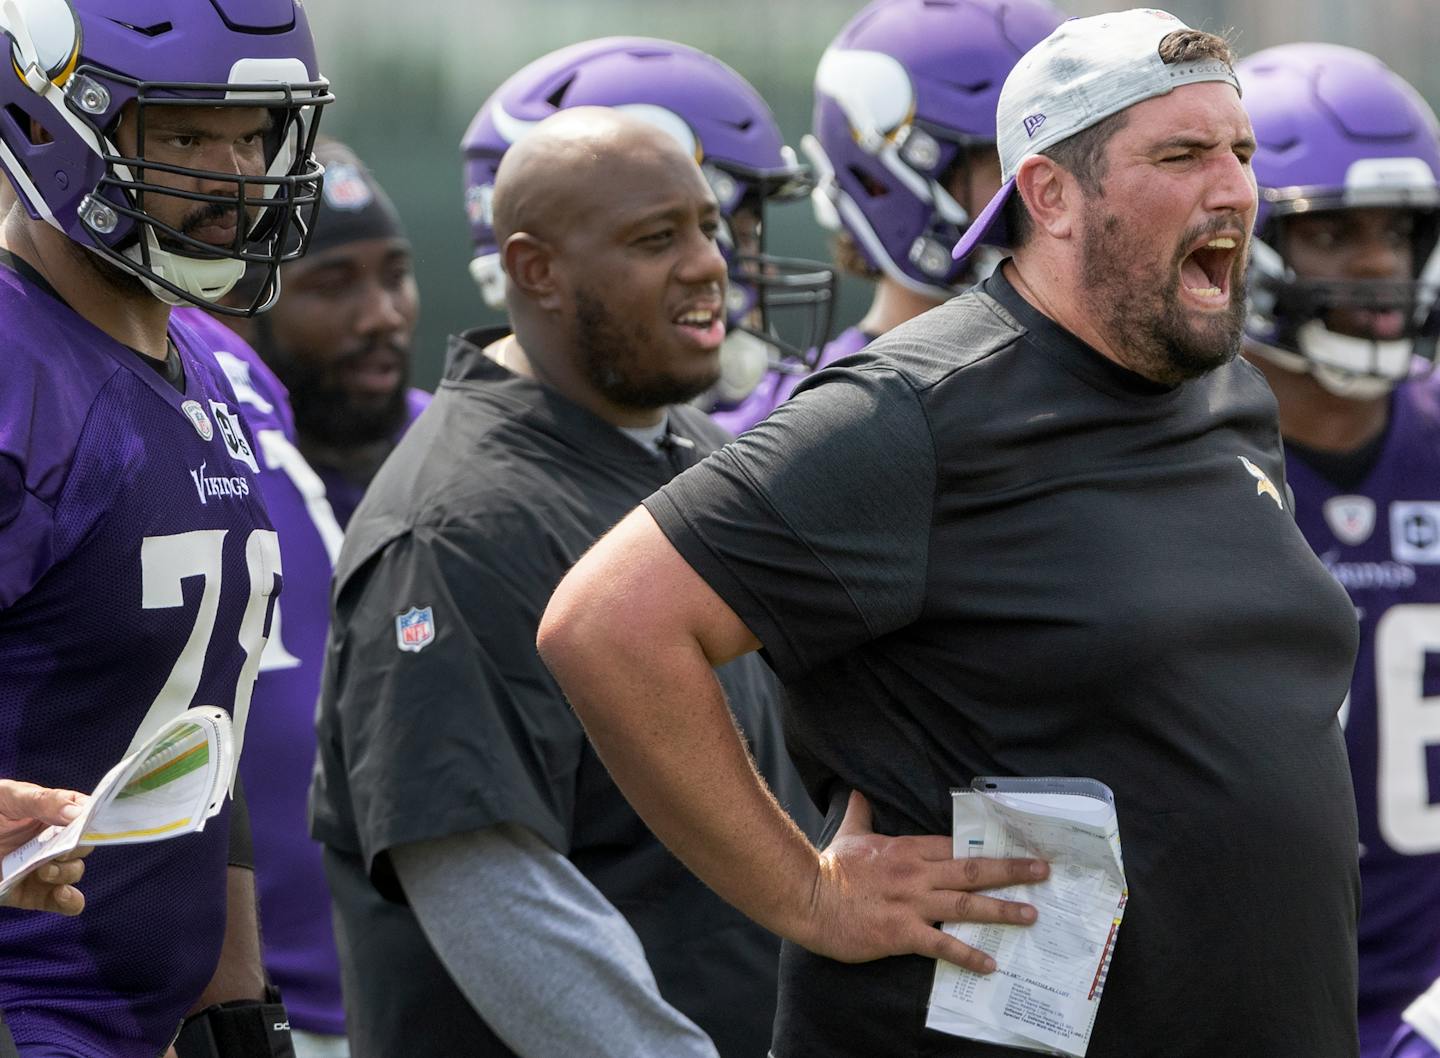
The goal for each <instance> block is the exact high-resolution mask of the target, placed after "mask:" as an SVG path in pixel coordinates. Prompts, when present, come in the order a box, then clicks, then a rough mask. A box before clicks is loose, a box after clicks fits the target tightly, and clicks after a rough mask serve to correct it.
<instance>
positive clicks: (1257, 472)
mask: <svg viewBox="0 0 1440 1058" xmlns="http://www.w3.org/2000/svg"><path fill="white" fill-rule="evenodd" d="M1235 458H1237V459H1239V460H1240V462H1242V463H1244V464H1245V469H1246V470H1248V471H1249V472H1250V476H1251V477H1252V478H1254V479H1255V495H1257V496H1269V497H1270V498H1271V499H1272V500H1274V501H1275V506H1277V507H1279V508H1280V509H1281V510H1282V511H1283V510H1284V509H1285V503H1284V501H1283V500H1281V499H1280V491H1279V490H1278V489H1277V488H1275V483H1274V482H1273V481H1271V480H1270V475H1269V474H1267V473H1265V471H1263V470H1261V469H1260V468H1259V467H1257V466H1256V465H1255V464H1254V463H1252V462H1250V460H1248V459H1246V458H1245V457H1244V456H1236V457H1235Z"/></svg>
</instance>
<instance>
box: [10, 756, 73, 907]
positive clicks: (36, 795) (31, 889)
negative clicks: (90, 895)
mask: <svg viewBox="0 0 1440 1058" xmlns="http://www.w3.org/2000/svg"><path fill="white" fill-rule="evenodd" d="M84 803H85V795H84V794H82V793H77V792H76V791H74V790H55V789H49V788H47V787H43V786H36V785H35V784H34V783H28V782H17V781H15V780H14V779H0V856H8V855H9V854H10V853H12V852H14V851H15V850H16V849H18V848H19V847H20V846H21V845H24V844H25V843H26V842H27V841H29V840H30V839H31V838H33V837H34V836H35V835H36V834H38V833H40V831H41V830H43V829H44V828H45V827H47V826H58V827H63V826H66V825H67V824H69V823H71V822H73V821H74V820H75V818H76V817H77V816H79V815H80V812H81V810H82V806H83V805H84ZM88 851H89V850H88V849H78V850H76V851H75V852H73V853H71V854H69V855H68V856H62V857H58V858H56V859H54V860H52V861H51V862H49V863H47V864H45V865H44V866H43V867H40V868H38V869H37V870H35V871H32V872H31V873H30V874H29V875H28V876H27V877H25V878H24V879H22V880H21V881H20V882H19V884H17V885H16V886H15V888H14V889H12V890H10V892H8V893H6V894H5V898H4V900H3V904H4V906H6V907H18V908H23V909H25V910H28V911H54V912H58V913H59V914H62V915H78V914H79V913H80V912H81V911H83V910H84V909H85V897H84V896H83V895H82V894H81V892H80V890H79V889H77V888H76V887H75V886H76V883H78V882H79V881H80V878H81V876H82V875H83V874H84V873H85V864H84V862H83V860H82V857H83V856H85V855H86V853H87V852H88Z"/></svg>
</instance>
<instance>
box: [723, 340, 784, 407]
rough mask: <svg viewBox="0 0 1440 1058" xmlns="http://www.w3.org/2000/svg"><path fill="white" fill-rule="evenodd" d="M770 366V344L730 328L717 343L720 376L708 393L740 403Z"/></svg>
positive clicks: (753, 389) (730, 401)
mask: <svg viewBox="0 0 1440 1058" xmlns="http://www.w3.org/2000/svg"><path fill="white" fill-rule="evenodd" d="M769 370H770V346H769V345H767V344H766V343H765V342H763V341H761V340H760V339H759V338H757V337H755V335H753V334H749V333H747V332H745V331H730V332H729V333H727V334H726V335H725V341H724V342H722V343H721V345H720V379H719V381H717V382H716V383H715V385H714V386H713V387H711V389H710V392H709V397H710V398H711V399H712V400H717V401H721V402H723V403H726V404H739V403H740V402H741V401H742V400H744V399H745V398H746V397H748V396H750V394H751V393H754V392H755V387H756V386H758V385H760V383H761V382H763V381H764V379H765V374H766V372H767V371H769Z"/></svg>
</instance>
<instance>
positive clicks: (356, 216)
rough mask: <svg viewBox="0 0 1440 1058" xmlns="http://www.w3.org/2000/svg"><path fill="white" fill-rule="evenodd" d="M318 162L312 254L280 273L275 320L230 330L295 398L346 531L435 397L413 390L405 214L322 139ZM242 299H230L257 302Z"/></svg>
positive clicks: (416, 312)
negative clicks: (320, 186) (320, 173)
mask: <svg viewBox="0 0 1440 1058" xmlns="http://www.w3.org/2000/svg"><path fill="white" fill-rule="evenodd" d="M315 156H316V157H317V158H319V159H320V161H321V162H322V163H323V164H324V166H325V188H324V193H323V195H322V197H321V201H320V209H319V212H318V214H317V216H316V218H315V230H314V234H313V236H312V237H311V241H310V249H309V252H308V253H307V254H306V255H305V257H304V258H302V259H301V260H298V261H295V262H293V263H290V264H287V265H286V266H285V267H284V268H283V269H282V270H281V279H282V280H283V285H282V288H281V293H280V299H279V301H277V302H276V303H275V306H274V307H273V308H271V309H270V311H269V312H266V313H264V314H262V315H259V316H255V317H251V318H241V319H231V320H229V321H227V322H228V323H229V324H230V326H231V328H232V329H233V330H235V331H236V332H238V333H239V334H240V336H241V337H242V338H244V339H245V340H246V341H248V342H249V343H250V345H251V346H252V347H254V349H255V350H256V351H257V352H258V353H259V354H260V356H261V357H262V358H263V359H264V361H265V363H266V364H267V365H268V366H269V367H270V368H271V369H272V370H273V371H274V372H275V374H276V375H278V376H279V378H280V381H281V382H283V383H284V384H285V388H286V389H287V390H288V391H289V393H290V405H291V407H292V408H293V409H294V412H295V430H296V433H297V434H298V436H299V448H300V452H301V454H302V455H303V456H304V457H305V460H306V462H308V463H309V464H310V466H311V467H312V468H313V469H314V470H315V472H316V473H317V474H319V475H320V479H321V481H323V482H324V483H325V493H326V497H327V499H328V500H329V501H330V506H331V508H332V509H333V510H334V512H335V517H336V519H337V520H338V521H339V523H340V525H341V526H342V527H343V526H344V525H345V523H346V522H348V521H349V520H350V515H351V514H352V513H354V511H355V506H356V505H357V504H358V503H359V502H360V497H361V496H363V495H364V494H365V488H366V486H368V485H369V484H370V479H371V478H373V477H374V476H375V472H376V471H377V470H379V469H380V464H381V463H383V462H384V461H385V457H386V456H388V455H389V454H390V451H391V449H393V448H394V447H395V443H396V442H397V441H398V440H399V439H400V435H401V434H403V433H404V432H405V430H406V429H408V428H409V426H410V424H411V423H412V422H414V421H415V419H416V417H417V416H418V415H419V414H420V413H421V412H422V411H423V410H424V409H425V405H427V404H428V403H430V394H428V393H426V392H425V391H424V390H420V389H414V388H411V387H410V385H409V379H410V345H411V342H412V341H413V340H414V338H415V326H416V323H417V322H418V320H419V317H420V295H419V290H418V288H417V287H416V285H415V271H414V267H413V263H412V255H411V248H410V239H409V237H408V236H407V235H406V233H405V228H404V225H403V224H402V223H401V220H400V215H399V213H398V212H396V210H395V206H394V204H393V203H392V202H391V201H390V198H389V196H388V195H386V194H385V190H384V189H383V188H382V187H381V186H380V185H379V184H378V183H377V182H376V181H375V178H374V177H373V176H372V175H371V174H370V172H369V171H368V170H367V169H366V168H365V166H364V163H362V162H361V161H360V159H359V158H357V157H356V156H355V153H354V152H353V151H351V150H350V148H349V147H347V146H345V145H344V144H343V143H339V142H336V141H334V140H328V141H321V142H320V143H319V144H318V145H317V146H316V148H315ZM237 291H238V292H237V293H236V294H234V295H232V298H231V300H232V302H234V301H243V300H244V299H245V298H247V297H250V296H251V295H252V293H253V289H252V287H251V286H249V285H243V284H242V285H241V286H240V287H239V288H237Z"/></svg>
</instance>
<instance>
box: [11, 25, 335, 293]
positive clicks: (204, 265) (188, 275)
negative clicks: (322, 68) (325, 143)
mask: <svg viewBox="0 0 1440 1058" xmlns="http://www.w3.org/2000/svg"><path fill="white" fill-rule="evenodd" d="M0 40H3V43H4V45H6V46H7V58H8V59H9V60H10V61H9V62H5V63H3V66H4V69H0V168H3V169H4V171H5V174H6V175H7V176H8V177H9V180H10V183H11V184H12V185H13V187H14V189H15V191H16V193H17V194H18V196H19V198H20V200H21V202H23V203H24V205H25V208H26V209H27V210H28V211H29V213H30V215H31V216H32V217H35V218H37V219H43V220H44V221H46V222H48V223H49V224H51V225H53V226H54V227H55V228H57V229H59V230H60V231H62V232H64V233H65V234H66V235H67V236H69V238H71V239H72V240H74V241H75V242H76V243H78V244H80V245H81V246H84V247H85V248H86V249H88V250H91V251H92V252H94V253H96V254H98V255H99V256H100V257H102V258H104V259H105V260H107V261H109V262H110V263H111V264H113V265H115V266H117V267H119V268H121V269H123V270H124V271H126V272H129V273H131V274H133V275H135V276H137V277H138V278H139V279H140V280H141V281H142V282H144V284H145V285H146V286H147V287H148V288H149V290H150V291H151V292H152V293H153V294H154V295H155V296H156V297H158V298H160V299H161V300H162V301H166V302H169V303H171V304H179V303H180V302H181V301H188V302H192V303H194V304H197V305H203V306H205V307H206V308H209V309H213V310H216V311H220V312H226V313H229V314H232V315H249V314H251V313H253V312H256V311H259V310H262V309H264V308H268V307H269V305H270V304H273V303H274V300H275V298H276V297H277V296H278V294H279V280H278V269H279V266H280V263H281V262H282V261H287V260H290V259H292V258H294V257H298V256H299V255H300V254H301V253H303V252H304V250H305V246H306V244H307V242H308V240H309V224H310V220H311V218H312V217H313V214H314V210H315V208H316V205H317V204H318V202H319V190H320V181H321V178H322V174H323V172H324V170H323V169H322V167H321V166H320V165H318V164H317V163H316V162H315V160H314V156H313V152H312V148H313V146H314V139H315V132H316V126H317V123H318V118H319V111H320V108H321V107H323V106H324V105H325V104H327V103H329V102H330V101H331V100H332V98H333V97H332V96H331V95H330V92H329V83H328V82H327V81H326V80H325V78H323V77H321V76H320V73H319V70H318V68H317V66H316V62H315V47H314V44H313V42H312V41H311V37H310V29H309V25H308V24H307V22H306V19H305V11H304V9H303V8H302V7H301V6H300V4H299V3H298V2H297V0H0ZM131 103H134V104H135V107H134V114H135V121H136V123H137V139H136V142H137V144H140V145H141V146H140V148H139V149H140V150H143V144H144V143H145V121H146V116H147V113H148V112H150V111H151V108H155V107H173V106H197V105H199V106H205V107H263V108H265V109H266V110H269V111H270V112H271V114H272V116H273V127H272V129H271V130H270V132H269V133H268V134H267V142H266V160H267V162H268V168H267V170H266V172H265V173H264V174H263V175H261V176H255V177H249V176H238V175H236V174H235V173H207V172H202V171H199V170H190V169H179V168H177V167H174V166H169V165H161V164H155V163H147V161H146V159H145V158H143V157H138V158H131V157H125V156H123V155H122V154H121V152H120V150H119V148H118V147H117V146H116V145H115V140H114V131H115V128H116V126H117V124H118V122H119V119H120V115H121V110H122V109H124V108H126V107H127V106H128V105H129V104H131ZM31 122H34V123H35V124H36V125H38V126H39V127H40V128H42V129H44V131H45V132H46V133H47V134H48V139H47V141H46V142H42V143H36V142H33V140H32V137H31V135H30V128H29V125H30V123H31ZM42 138H43V137H42ZM160 171H165V172H168V173H170V174H173V175H178V176H182V177H194V178H196V179H197V180H201V181H207V182H211V183H216V182H222V181H223V182H226V183H228V184H230V185H231V186H232V187H233V188H234V191H233V192H230V193H224V194H220V193H202V192H188V191H177V190H175V189H173V188H167V187H163V186H161V185H159V184H156V183H154V182H153V181H152V180H151V179H150V176H151V174H152V173H153V172H160ZM147 193H149V194H157V195H158V194H164V195H169V196H172V197H179V198H184V199H187V200H190V201H193V202H196V203H201V204H218V205H220V206H221V207H226V206H229V207H233V208H234V209H235V210H236V211H237V214H238V216H240V217H246V216H249V215H252V214H253V215H254V216H255V220H254V221H253V222H252V223H250V224H245V223H241V224H239V225H237V228H236V235H235V241H234V243H233V244H232V245H230V246H228V247H219V248H217V247H216V246H214V245H213V244H210V243H206V242H203V241H200V240H198V239H195V238H193V237H192V236H190V235H187V234H185V233H184V232H182V231H179V230H177V229H176V228H174V227H171V226H169V225H166V224H163V223H161V222H159V221H156V220H155V219H153V218H151V217H150V216H149V215H148V214H146V213H145V212H144V210H143V209H142V208H141V202H142V198H143V196H144V195H145V194H147ZM257 207H259V208H258V209H257ZM247 266H254V267H257V268H263V269H266V270H267V275H266V277H265V280H264V282H262V283H258V284H256V286H255V289H256V291H257V293H256V295H255V299H254V301H253V302H252V303H251V304H250V305H248V306H245V307H244V308H240V309H233V308H228V307H226V306H222V305H219V304H218V299H219V298H220V297H222V296H223V295H224V294H225V293H226V292H227V291H229V290H230V288H231V287H233V286H234V285H235V283H236V282H237V281H238V280H239V279H240V277H241V276H242V275H243V274H244V273H245V269H246V267H247Z"/></svg>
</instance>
